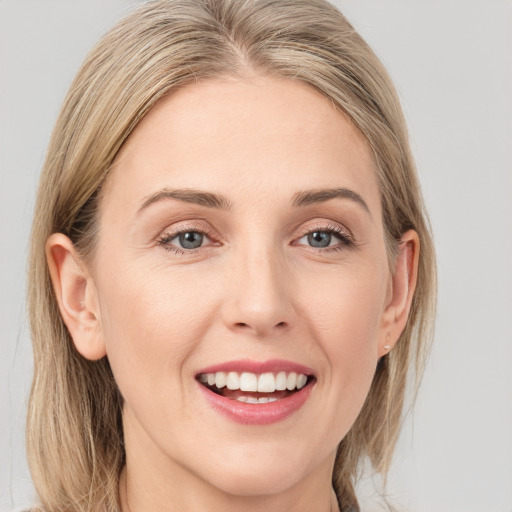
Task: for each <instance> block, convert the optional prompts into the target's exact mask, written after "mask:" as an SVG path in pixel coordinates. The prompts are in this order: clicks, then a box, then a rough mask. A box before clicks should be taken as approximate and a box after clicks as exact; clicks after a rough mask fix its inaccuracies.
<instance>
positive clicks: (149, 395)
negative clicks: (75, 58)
mask: <svg viewBox="0 0 512 512" xmlns="http://www.w3.org/2000/svg"><path fill="white" fill-rule="evenodd" d="M32 240H33V241H32V251H31V260H30V292H29V304H30V316H31V322H32V335H33V341H34V354H35V368H34V383H33V388H32V395H31V400H30V406H29V420H28V427H27V429H28V430H27V432H28V433H27V436H28V450H29V458H30V465H31V471H32V474H33V478H34V483H35V486H36V489H37V491H38V493H39V496H40V498H41V502H42V505H43V508H44V509H45V510H83V511H85V510H87V511H93V510H122V511H123V512H126V511H131V512H136V511H139V510H224V511H229V510H254V511H256V510H263V509H265V510H294V511H300V510H318V511H324V510H325V511H329V510H332V511H334V510H341V511H345V510H352V509H356V510H357V498H356V495H355V492H354V480H355V477H356V475H357V471H358V469H359V468H360V464H361V463H362V461H363V460H364V458H365V457H369V458H370V460H371V461H372V463H373V465H374V466H375V468H376V469H377V470H378V471H380V472H382V473H383V474H385V472H386V470H387V467H388V464H389V461H390V458H391V454H392V451H393V447H394V444H395V441H396V438H397V435H398V429H399V423H400V417H401V412H402V405H403V400H404V392H405V390H404V386H405V383H406V377H407V372H408V368H409V367H410V366H411V364H412V365H413V366H415V368H416V370H417V371H416V375H417V376H418V377H419V376H420V374H421V367H422V364H423V360H424V355H425V353H426V349H427V345H428V339H429V333H430V330H429V329H430V324H431V320H432V317H433V309H434V296H435V264H434V253H433V248H432V242H431V238H430V234H429V229H428V225H427V222H426V215H425V213H424V211H423V204H422V199H421V192H420V189H419V185H418V181H417V178H416V174H415V170H414V164H413V161H412V157H411V155H410V151H409V147H408V141H407V133H406V128H405V123H404V120H403V117H402V114H401V110H400V107H399V103H398V100H397V98H396V94H395V92H394V89H393V87H392V84H391V83H390V80H389V78H388V76H387V74H386V73H385V71H384V70H383V68H382V66H381V64H380V63H379V61H378V60H377V58H376V57H375V55H374V54H373V53H372V51H371V50H370V49H369V48H368V46H367V45H366V44H365V43H364V41H362V40H361V38H360V37H359V36H358V34H357V33H355V31H354V30H353V28H352V27H351V26H350V25H349V24H348V22H347V21H346V20H345V19H344V18H343V16H342V15H341V14H340V13H339V12H338V11H337V10H336V9H335V8H334V7H332V6H331V5H330V4H328V3H326V2H324V1H321V0H314V1H311V0H308V1H297V0H293V1H286V0H280V1H277V2H276V1H270V0H267V1H258V2H253V1H245V0H244V1H240V0H222V1H220V0H181V1H174V0H159V1H155V2H150V3H148V4H147V5H144V6H142V7H141V8H139V9H138V10H136V11H134V12H133V13H132V14H131V15H130V16H129V17H128V18H126V19H125V20H124V21H122V22H121V23H120V24H119V25H117V26H116V27H115V28H114V29H112V30H111V31H110V32H109V33H108V34H107V35H106V36H105V37H104V38H103V39H102V40H101V41H100V43H99V44H98V45H97V47H96V48H95V49H94V50H93V51H92V53H91V54H90V55H89V57H88V58H87V59H86V62H85V63H84V65H83V67H82V69H81V70H80V71H79V73H78V75H77V77H76V79H75V81H74V83H73V84H72V86H71V89H70V92H69V94H68V96H67V98H66V100H65V103H64V107H63V109H62V112H61V114H60V116H59V119H58V121H57V125H56V128H55V131H54V134H53V137H52V140H51V143H50V148H49V151H48V155H47V159H46V163H45V166H44V169H43V173H42V177H41V183H40V189H39V195H38V202H37V206H36V213H35V220H34V227H33V237H32Z"/></svg>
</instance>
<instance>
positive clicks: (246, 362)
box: [197, 359, 314, 375]
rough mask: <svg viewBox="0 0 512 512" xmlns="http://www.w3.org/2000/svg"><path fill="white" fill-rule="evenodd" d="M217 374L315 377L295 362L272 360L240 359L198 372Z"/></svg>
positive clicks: (311, 371) (198, 373) (310, 371)
mask: <svg viewBox="0 0 512 512" xmlns="http://www.w3.org/2000/svg"><path fill="white" fill-rule="evenodd" d="M216 372H239V373H242V372H249V373H256V374H261V373H270V372H295V373H303V374H304V375H314V372H313V370H312V369H311V368H308V367H307V366H304V365H302V364H299V363H295V362H293V361H286V360H284V359H270V360H267V361H254V360H252V359H239V360H236V361H226V362H224V363H219V364H214V365H212V366H208V367H206V368H203V369H202V370H200V371H198V372H197V375H201V374H204V373H216Z"/></svg>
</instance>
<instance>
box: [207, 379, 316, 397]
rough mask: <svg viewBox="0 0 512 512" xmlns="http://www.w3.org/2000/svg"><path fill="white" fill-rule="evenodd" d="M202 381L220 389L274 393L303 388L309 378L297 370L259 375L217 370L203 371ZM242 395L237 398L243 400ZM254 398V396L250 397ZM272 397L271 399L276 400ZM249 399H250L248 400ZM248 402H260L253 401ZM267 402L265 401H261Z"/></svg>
mask: <svg viewBox="0 0 512 512" xmlns="http://www.w3.org/2000/svg"><path fill="white" fill-rule="evenodd" d="M199 380H200V382H202V383H203V384H208V385H209V386H215V387H217V388H218V389H222V388H223V387H224V386H225V387H227V388H228V389H231V390H237V389H239V390H240V391H249V392H259V393H273V392H274V391H284V390H285V389H288V390H289V391H293V390H294V389H302V388H303V387H304V386H305V385H306V382H307V380H308V377H307V375H304V374H303V373H295V372H290V373H286V372H278V373H277V374H274V373H270V372H269V373H262V374H260V375H257V374H255V373H250V372H243V373H242V374H239V373H238V372H216V373H206V374H205V373H203V374H201V375H200V376H199ZM242 398H244V399H245V398H247V397H240V398H238V399H237V400H240V401H244V400H241V399H242ZM249 398H252V397H249ZM274 400H275V399H270V400H269V401H274ZM246 401H248V400H246ZM248 403H258V402H251V401H248ZM259 403H265V402H259Z"/></svg>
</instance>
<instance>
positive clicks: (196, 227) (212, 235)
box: [156, 220, 220, 254]
mask: <svg viewBox="0 0 512 512" xmlns="http://www.w3.org/2000/svg"><path fill="white" fill-rule="evenodd" d="M187 232H197V233H200V234H202V235H204V236H205V237H206V238H208V239H209V240H210V242H211V243H209V244H206V245H204V246H201V247H197V248H195V249H184V248H182V247H179V246H177V245H172V244H170V243H169V242H170V241H171V240H174V239H175V238H177V237H178V236H179V235H180V234H181V233H187ZM219 238H220V236H219V235H218V234H217V232H216V231H215V230H213V229H212V228H211V227H210V226H208V225H207V226H206V227H205V223H204V221H202V222H200V223H198V222H197V221H194V220H191V221H181V222H177V223H176V224H173V225H171V226H169V227H167V228H165V229H164V230H162V231H161V232H160V234H159V235H158V236H157V237H156V243H157V244H158V245H160V246H162V247H163V248H164V249H166V250H170V251H175V252H178V253H181V254H185V253H186V254H194V253H195V252H196V251H198V250H200V249H203V250H204V249H206V248H208V247H211V246H212V245H220V241H219Z"/></svg>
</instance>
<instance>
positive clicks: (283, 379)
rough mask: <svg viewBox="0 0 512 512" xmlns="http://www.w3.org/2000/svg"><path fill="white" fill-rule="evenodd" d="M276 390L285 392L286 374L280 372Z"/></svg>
mask: <svg viewBox="0 0 512 512" xmlns="http://www.w3.org/2000/svg"><path fill="white" fill-rule="evenodd" d="M276 389H277V390H278V391H284V390H285V389H286V372H279V373H278V374H277V377H276Z"/></svg>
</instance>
